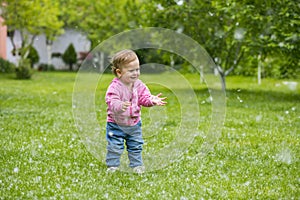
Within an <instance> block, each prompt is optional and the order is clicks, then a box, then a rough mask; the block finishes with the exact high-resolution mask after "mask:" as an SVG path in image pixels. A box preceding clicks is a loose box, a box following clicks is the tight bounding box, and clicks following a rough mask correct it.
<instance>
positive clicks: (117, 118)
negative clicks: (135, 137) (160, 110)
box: [105, 78, 153, 126]
mask: <svg viewBox="0 0 300 200" xmlns="http://www.w3.org/2000/svg"><path fill="white" fill-rule="evenodd" d="M150 98H151V93H150V91H149V89H148V88H147V86H146V85H145V84H144V83H143V82H142V81H141V80H137V81H135V82H134V84H133V90H132V92H131V91H130V90H129V89H128V88H127V87H126V86H125V85H124V84H123V83H122V82H121V81H120V80H119V79H118V78H114V79H113V80H112V82H111V83H110V85H109V87H108V89H107V92H106V96H105V101H106V104H107V106H108V107H107V122H114V123H117V124H118V125H122V126H134V125H135V124H137V123H138V122H139V121H140V119H141V106H145V107H151V106H153V103H152V101H151V99H150ZM124 101H130V102H131V106H130V107H128V108H127V110H126V111H122V102H124Z"/></svg>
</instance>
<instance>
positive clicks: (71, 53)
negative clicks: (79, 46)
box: [62, 43, 77, 71]
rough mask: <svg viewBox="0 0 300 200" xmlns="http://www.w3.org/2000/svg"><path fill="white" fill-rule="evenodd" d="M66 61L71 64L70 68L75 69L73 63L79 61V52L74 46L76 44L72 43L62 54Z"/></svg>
mask: <svg viewBox="0 0 300 200" xmlns="http://www.w3.org/2000/svg"><path fill="white" fill-rule="evenodd" d="M62 59H63V61H64V63H66V64H68V65H69V70H70V71H72V70H73V64H75V63H76V62H77V54H76V51H75V48H74V45H73V44H72V43H71V44H70V45H69V46H68V48H67V49H66V51H65V52H64V54H63V55H62Z"/></svg>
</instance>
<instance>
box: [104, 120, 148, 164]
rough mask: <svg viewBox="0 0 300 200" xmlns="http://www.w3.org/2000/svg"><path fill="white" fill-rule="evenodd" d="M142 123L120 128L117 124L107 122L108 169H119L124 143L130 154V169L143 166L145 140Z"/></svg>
mask: <svg viewBox="0 0 300 200" xmlns="http://www.w3.org/2000/svg"><path fill="white" fill-rule="evenodd" d="M141 125H142V123H141V122H138V123H137V124H136V125H134V126H119V125H118V124H116V123H112V122H107V124H106V139H107V142H108V144H107V154H106V165H107V166H108V167H118V166H119V165H120V157H121V154H122V153H123V150H124V141H125V144H126V149H127V152H128V159H129V162H130V163H129V167H137V166H142V165H143V161H142V150H143V144H144V141H143V138H142V129H141Z"/></svg>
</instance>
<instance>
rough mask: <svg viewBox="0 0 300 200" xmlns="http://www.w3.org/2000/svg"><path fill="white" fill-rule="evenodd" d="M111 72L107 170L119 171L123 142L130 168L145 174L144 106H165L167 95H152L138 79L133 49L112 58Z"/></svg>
mask: <svg viewBox="0 0 300 200" xmlns="http://www.w3.org/2000/svg"><path fill="white" fill-rule="evenodd" d="M111 62H112V72H113V73H114V74H115V76H116V77H115V78H114V79H113V80H112V82H111V83H110V85H109V87H108V89H107V92H106V97H105V100H106V104H107V106H108V108H107V125H106V139H107V142H108V145H107V155H106V164H107V167H108V171H110V172H114V171H116V170H118V167H119V165H120V156H121V154H122V153H123V150H124V141H125V144H126V148H127V151H128V158H129V162H130V163H129V167H131V168H133V171H134V172H136V173H143V172H144V170H145V168H144V166H143V161H142V146H143V143H144V142H143V138H142V130H141V124H142V123H141V106H145V107H151V106H154V105H157V106H163V105H165V104H166V102H165V101H164V100H165V99H166V97H163V98H162V97H160V96H161V93H159V94H158V95H156V96H154V95H151V93H150V91H149V89H148V88H147V86H146V85H145V84H144V83H143V82H142V81H141V80H139V76H140V63H139V59H138V57H137V55H136V54H135V52H134V51H132V50H122V51H120V52H118V53H116V54H115V55H114V56H113V58H112V60H111Z"/></svg>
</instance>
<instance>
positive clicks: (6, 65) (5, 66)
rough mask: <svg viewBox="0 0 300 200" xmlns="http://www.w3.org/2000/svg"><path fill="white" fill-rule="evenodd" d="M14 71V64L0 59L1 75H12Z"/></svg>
mask: <svg viewBox="0 0 300 200" xmlns="http://www.w3.org/2000/svg"><path fill="white" fill-rule="evenodd" d="M15 69H16V66H15V64H13V63H11V62H9V61H7V60H4V59H3V58H0V72H1V73H12V72H14V71H15Z"/></svg>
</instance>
